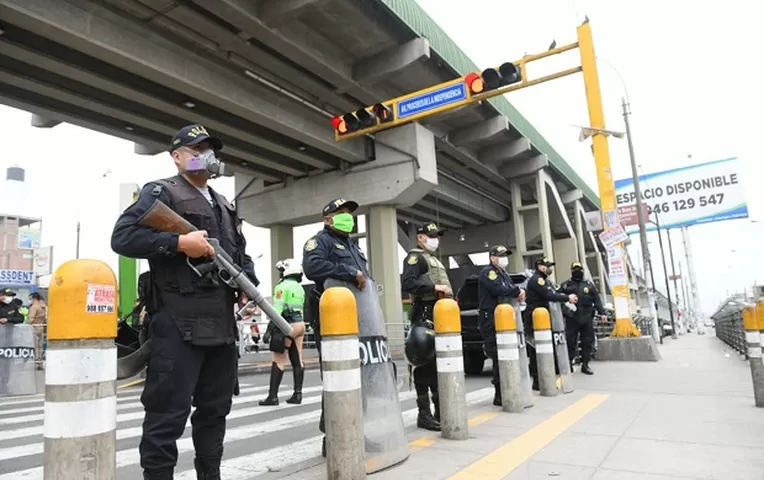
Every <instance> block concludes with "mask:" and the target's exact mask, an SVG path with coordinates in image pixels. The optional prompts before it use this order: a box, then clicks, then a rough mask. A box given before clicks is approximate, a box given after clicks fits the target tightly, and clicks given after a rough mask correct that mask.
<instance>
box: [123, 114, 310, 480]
mask: <svg viewBox="0 0 764 480" xmlns="http://www.w3.org/2000/svg"><path fill="white" fill-rule="evenodd" d="M222 148H223V142H222V141H221V140H220V139H219V138H218V137H215V136H212V135H210V134H209V133H208V132H207V130H206V129H205V128H204V127H203V126H201V125H189V126H187V127H184V128H182V129H181V130H180V131H178V132H177V133H176V134H175V136H174V137H173V138H172V142H171V145H170V155H171V156H172V158H173V161H174V162H175V165H176V167H177V168H178V174H177V175H176V176H174V177H171V178H166V179H163V180H157V181H154V182H150V183H148V184H147V185H146V186H145V187H143V189H142V190H141V192H140V196H139V198H138V200H137V201H136V202H135V203H134V204H133V205H131V206H130V207H128V208H127V210H125V212H124V213H123V214H122V215H121V216H120V218H119V219H118V220H117V223H116V225H115V227H114V232H113V234H112V240H111V246H112V250H114V251H115V252H116V253H118V254H120V255H123V256H126V257H132V258H145V259H148V261H149V265H150V267H151V274H150V280H151V281H150V286H149V288H148V290H149V292H148V298H147V299H146V307H147V308H146V309H147V311H148V313H149V314H150V315H151V321H150V322H149V325H148V327H147V328H148V337H149V339H150V342H151V343H150V344H149V345H150V356H149V360H148V372H147V376H146V384H145V387H144V390H143V394H142V395H141V402H142V403H143V406H144V408H145V412H146V415H145V418H144V422H143V436H142V438H141V443H140V447H139V448H140V455H141V466H142V467H143V471H144V473H143V478H144V479H145V480H172V478H173V472H174V468H175V465H176V463H177V458H178V450H177V447H176V440H177V439H178V438H179V437H180V436H181V435H182V434H183V431H184V430H185V425H186V420H187V419H188V415H189V413H190V411H191V404H192V399H193V404H194V406H195V407H196V410H195V411H194V414H193V415H192V416H191V425H192V437H193V442H194V447H195V449H196V458H195V459H194V466H195V468H196V472H197V478H198V479H201V480H219V479H220V462H221V458H222V456H223V437H224V436H225V419H226V416H227V415H228V413H229V412H230V410H231V403H232V396H233V395H234V390H235V386H236V385H237V366H238V365H237V364H238V352H237V348H236V344H235V340H236V335H237V333H238V332H237V328H236V324H235V321H234V317H233V314H232V312H233V311H234V305H235V304H236V301H237V292H236V291H235V290H234V289H233V288H231V287H230V286H228V285H227V284H226V283H224V282H222V281H221V280H220V278H219V277H218V273H217V270H216V269H213V270H208V271H207V272H208V273H205V274H203V275H201V276H200V275H199V274H198V273H197V271H201V268H198V267H200V266H201V265H203V264H207V265H209V262H210V260H211V258H212V257H213V256H214V255H215V251H214V248H213V247H212V246H211V245H210V243H209V242H208V241H207V237H208V236H209V237H210V238H216V239H217V240H219V242H220V247H221V248H222V249H223V250H225V252H226V253H227V254H228V255H229V256H230V257H231V258H232V259H233V260H234V261H235V263H237V264H238V265H239V266H241V268H242V270H243V271H244V273H245V274H246V276H248V277H249V279H250V280H251V281H252V282H253V283H254V284H255V285H257V284H258V283H259V282H258V280H257V277H256V276H255V270H254V264H253V262H252V259H251V258H250V257H249V255H247V254H246V253H245V249H246V241H245V239H244V236H243V235H242V232H241V225H242V222H241V220H240V219H239V217H238V216H237V214H236V209H235V208H234V207H233V206H232V205H231V204H230V203H229V202H228V201H227V200H226V199H225V197H223V196H222V195H220V194H219V193H218V192H216V191H215V190H213V189H212V188H210V187H209V185H208V184H207V181H208V180H209V179H210V178H214V177H215V176H217V175H219V174H220V173H221V172H223V171H224V168H225V165H224V164H223V163H222V162H220V160H219V159H218V158H217V157H216V154H217V152H218V151H220V150H221V149H222ZM156 200H161V201H162V202H163V203H164V204H166V205H167V206H168V207H169V208H170V209H172V210H173V211H174V212H176V213H177V214H179V215H180V216H181V217H183V218H184V219H185V220H187V221H188V222H190V223H191V224H192V225H193V226H194V227H196V228H197V229H198V231H194V232H190V233H186V234H177V233H168V232H160V231H158V230H156V229H154V228H151V227H146V226H143V225H141V224H139V220H140V219H141V218H142V217H143V216H144V215H145V214H146V213H147V212H148V211H149V210H150V209H151V207H152V205H154V202H155V201H156ZM192 266H193V267H194V268H196V269H197V271H195V270H194V269H193V268H192ZM238 296H239V297H241V296H243V295H242V294H240V293H239V294H238ZM242 300H246V299H242ZM294 333H295V334H298V333H299V332H294Z"/></svg>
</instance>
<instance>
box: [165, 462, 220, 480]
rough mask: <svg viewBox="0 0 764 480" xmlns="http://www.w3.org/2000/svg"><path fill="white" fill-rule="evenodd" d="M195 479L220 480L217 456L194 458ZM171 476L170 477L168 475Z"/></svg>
mask: <svg viewBox="0 0 764 480" xmlns="http://www.w3.org/2000/svg"><path fill="white" fill-rule="evenodd" d="M194 468H195V469H196V480H220V459H219V458H199V457H196V458H194ZM170 478H172V477H170Z"/></svg>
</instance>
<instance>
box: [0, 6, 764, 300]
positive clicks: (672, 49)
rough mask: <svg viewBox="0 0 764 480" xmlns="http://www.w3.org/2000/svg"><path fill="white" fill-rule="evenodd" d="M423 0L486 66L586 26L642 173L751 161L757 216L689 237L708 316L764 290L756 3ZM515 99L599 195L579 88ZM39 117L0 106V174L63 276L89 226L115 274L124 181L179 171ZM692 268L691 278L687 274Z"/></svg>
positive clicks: (261, 263)
mask: <svg viewBox="0 0 764 480" xmlns="http://www.w3.org/2000/svg"><path fill="white" fill-rule="evenodd" d="M417 1H418V3H419V4H420V5H421V6H422V8H424V9H425V11H427V12H428V14H429V15H430V16H431V17H432V18H433V19H434V20H435V21H436V22H438V23H439V24H440V25H441V27H442V28H443V29H444V30H445V31H446V33H447V34H448V35H449V36H450V37H451V38H452V39H454V40H455V41H456V43H457V44H458V45H459V46H460V47H461V48H462V50H463V51H464V52H465V53H466V54H467V55H468V56H469V57H470V58H472V60H473V61H474V62H475V63H476V64H478V65H480V66H481V67H482V66H486V67H487V66H495V65H499V64H501V63H503V62H504V61H511V60H513V59H516V58H519V57H521V56H522V55H523V54H525V53H537V52H542V51H545V50H546V49H547V48H548V46H549V44H550V43H551V41H552V40H553V39H554V40H556V41H557V44H558V45H563V44H566V43H571V42H573V41H575V27H576V26H577V25H578V24H580V23H581V21H582V20H583V18H584V15H587V16H588V17H589V19H590V22H591V24H592V29H593V33H594V42H595V49H596V53H597V56H598V60H599V64H598V67H599V74H600V81H601V85H602V92H603V103H604V105H605V118H606V125H607V128H609V129H612V130H623V119H622V117H621V111H620V102H621V97H623V96H624V95H625V94H627V95H628V98H629V101H630V104H631V110H632V116H631V127H632V134H633V141H634V145H635V154H636V159H637V163H638V164H639V165H640V166H641V167H640V169H641V170H640V171H641V173H651V172H657V171H662V170H666V169H670V168H676V167H681V166H686V165H689V164H691V163H701V162H705V161H711V160H717V159H722V158H727V157H733V156H736V157H738V158H739V159H740V162H741V163H742V168H743V171H744V175H743V185H744V188H745V189H746V198H747V201H748V206H749V212H750V219H745V220H734V221H727V222H723V223H714V224H708V225H699V226H693V227H691V228H690V229H689V237H690V241H691V244H692V251H693V255H694V266H695V269H696V276H697V281H698V290H699V294H700V308H701V310H702V311H704V312H706V313H707V314H710V313H712V312H713V311H714V309H715V308H716V307H717V305H718V304H719V302H720V301H721V300H722V299H723V298H724V297H725V296H726V295H727V294H729V293H731V292H736V291H742V289H743V288H745V287H746V286H751V285H753V284H754V283H755V282H756V281H757V280H759V281H761V282H763V283H764V256H761V255H758V251H757V249H756V248H755V246H756V245H757V244H758V243H759V242H758V240H759V239H760V238H761V237H762V235H763V234H764V218H762V215H763V214H764V211H763V210H762V207H764V197H763V195H764V192H762V190H761V189H758V188H757V185H756V182H755V180H754V179H757V178H761V176H762V174H764V166H762V162H761V155H760V153H759V145H758V142H756V139H757V138H758V136H759V135H758V134H759V133H760V129H761V126H762V122H761V120H760V112H762V111H764V94H762V92H761V89H760V88H759V85H758V83H760V81H759V78H760V77H759V75H755V73H757V72H755V69H757V68H759V67H755V66H754V65H755V64H756V62H753V61H749V60H748V59H749V58H757V57H758V56H759V54H760V52H759V50H758V49H757V48H756V47H755V46H754V44H753V43H752V42H751V41H750V39H753V38H757V37H756V33H757V32H756V31H755V30H754V27H755V26H758V25H755V23H754V22H755V21H757V19H760V18H761V16H762V15H761V14H762V13H764V7H762V6H759V5H758V3H757V2H750V1H748V0H728V1H726V2H724V3H723V4H720V3H718V2H694V1H693V2H691V1H688V0H673V1H671V2H665V1H664V2H660V3H659V2H657V1H656V0H643V1H641V2H623V1H613V0H609V1H606V0H590V1H586V0H534V1H526V2H514V1H513V2H507V1H506V0H480V1H474V2H471V3H469V6H470V7H479V8H480V10H475V12H474V14H470V12H469V9H468V8H465V6H464V5H465V4H464V2H462V1H461V0H417ZM722 5H723V8H722ZM576 62H577V56H576V53H575V52H572V56H570V55H569V56H565V57H560V58H553V59H549V60H547V61H544V63H542V64H539V67H537V68H536V69H534V70H531V74H532V75H538V74H543V73H548V72H551V71H554V70H561V69H564V68H568V67H571V66H575V64H576ZM754 81H756V82H757V85H754ZM625 89H626V91H625ZM507 97H508V100H510V102H512V103H513V104H514V105H515V107H517V108H518V109H519V110H520V112H522V113H523V115H525V117H526V118H527V119H529V120H530V121H531V122H532V123H533V125H534V126H535V127H536V128H537V130H539V131H540V132H541V133H542V134H543V135H544V136H545V137H546V138H547V140H549V141H550V142H551V144H552V145H553V146H554V147H555V148H556V149H557V151H558V152H560V153H561V154H562V155H563V157H564V158H565V159H566V160H567V161H568V162H569V163H570V164H571V165H572V166H573V167H574V168H575V169H576V171H578V172H579V174H580V175H581V176H582V177H583V178H584V179H585V181H587V183H589V185H590V186H592V187H593V188H594V190H595V191H596V176H595V169H594V162H593V160H592V157H591V152H590V146H589V145H590V144H589V143H588V142H583V143H582V142H579V141H578V133H579V132H578V129H577V128H576V127H575V126H574V125H588V115H587V109H586V103H585V97H584V89H583V81H582V79H581V77H580V76H572V77H568V78H565V79H560V80H556V81H554V82H551V83H547V84H543V85H539V86H535V87H532V88H528V89H524V90H521V91H517V92H513V93H511V94H509V95H507ZM29 118H30V114H28V113H26V112H22V111H19V110H15V109H12V108H9V107H4V106H0V129H1V131H2V132H3V133H4V136H5V138H6V141H5V142H4V150H5V152H4V155H2V157H0V168H2V169H3V171H4V170H5V168H7V167H9V166H12V165H19V166H21V167H23V168H25V169H26V175H27V178H26V184H27V185H26V187H27V188H29V189H30V191H31V192H32V195H30V196H29V197H25V198H28V202H24V205H23V208H25V210H26V211H28V212H31V213H32V214H37V215H40V216H41V217H42V218H43V232H42V243H43V245H53V247H54V254H53V259H54V268H55V267H57V266H58V265H60V264H61V263H63V262H64V261H66V260H68V259H71V258H74V253H75V244H76V224H77V221H78V219H79V220H80V222H81V246H80V252H81V257H83V258H97V259H101V260H103V261H105V262H107V263H108V264H109V265H110V266H111V267H112V268H113V269H114V270H115V272H116V269H117V256H116V255H115V254H114V253H113V252H112V251H111V249H110V246H109V239H110V235H111V230H112V227H113V225H114V221H115V220H116V218H117V216H118V214H119V204H118V202H119V200H118V191H119V184H120V183H136V184H139V185H142V184H143V183H145V182H147V181H149V180H151V179H155V178H161V177H165V176H170V175H172V174H174V172H175V170H174V165H173V163H172V160H171V159H170V157H169V155H167V154H166V153H164V154H159V155H156V156H153V157H149V156H138V155H134V154H133V152H132V148H133V147H132V143H130V142H127V141H124V140H120V139H118V138H115V137H110V136H107V135H103V134H100V133H97V132H92V131H88V130H85V129H82V128H79V127H75V126H72V125H68V124H62V125H59V126H57V127H55V128H52V129H36V128H33V127H31V126H29ZM8 139H13V141H8ZM610 152H611V161H612V166H613V171H614V177H615V178H616V179H620V178H624V177H627V176H629V175H630V169H629V157H628V148H627V144H626V141H625V140H617V139H611V141H610ZM688 155H692V159H689V158H688ZM106 172H108V173H107V174H106V175H104V174H105V173H106ZM3 178H4V175H3ZM212 185H213V188H216V189H217V190H218V191H220V192H221V193H223V194H224V195H226V196H228V197H229V198H232V197H233V180H232V179H229V178H225V179H219V180H214V181H213V182H212ZM1 188H2V183H0V189H1ZM0 198H3V197H2V196H1V195H0ZM0 210H3V209H2V208H0ZM751 220H754V222H752V221H751ZM360 223H361V224H362V223H363V219H360ZM319 228H320V226H319V225H315V224H314V225H306V226H302V227H298V228H296V230H295V235H294V240H295V242H294V243H295V253H296V255H298V256H299V253H300V251H301V248H302V245H303V243H304V242H305V241H306V240H307V239H308V238H309V237H310V236H311V235H312V234H314V233H315V232H316V231H317V230H318V229H319ZM361 230H362V231H363V225H361ZM244 233H245V235H246V236H247V241H248V252H249V253H250V254H251V255H253V256H255V255H257V254H259V253H263V257H262V258H261V259H260V260H258V261H257V262H256V270H257V273H258V276H259V277H260V279H261V280H262V281H263V285H262V287H263V289H264V291H265V292H268V291H270V288H271V285H270V278H269V277H270V265H271V263H272V262H275V261H276V260H277V259H271V258H270V252H269V248H270V247H269V245H270V243H269V242H270V240H269V234H268V230H267V229H263V228H258V227H253V226H251V225H246V226H245V229H244ZM648 240H649V242H650V249H651V252H652V256H653V268H654V270H655V272H656V280H658V283H659V285H658V289H659V290H661V291H663V292H665V288H664V286H663V282H662V281H660V280H659V279H662V275H659V273H660V272H662V271H663V270H662V269H663V266H662V264H661V261H660V251H659V249H658V242H657V237H656V234H654V233H649V234H648ZM633 241H634V245H633V246H632V247H631V252H632V258H633V259H635V260H636V259H637V258H639V257H638V254H639V248H638V245H637V244H638V243H639V241H638V238H637V237H636V236H635V237H633ZM672 242H673V246H674V252H675V261H676V263H677V273H678V270H679V262H680V261H681V262H684V252H683V249H682V241H681V235H680V234H679V232H678V231H677V232H674V234H673V236H672ZM664 243H665V237H664ZM362 246H363V247H365V245H362ZM401 253H402V252H401ZM145 268H146V266H145V265H143V266H142V269H145ZM682 268H683V270H684V271H685V272H686V270H687V268H686V265H683V266H682ZM669 270H670V266H669ZM759 272H763V273H759ZM672 288H673V287H672ZM672 296H673V295H672Z"/></svg>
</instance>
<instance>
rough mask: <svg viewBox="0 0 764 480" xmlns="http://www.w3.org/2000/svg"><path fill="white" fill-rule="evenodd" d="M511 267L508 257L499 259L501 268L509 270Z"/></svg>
mask: <svg viewBox="0 0 764 480" xmlns="http://www.w3.org/2000/svg"><path fill="white" fill-rule="evenodd" d="M508 265H509V259H508V258H507V257H499V267H501V268H507V266H508Z"/></svg>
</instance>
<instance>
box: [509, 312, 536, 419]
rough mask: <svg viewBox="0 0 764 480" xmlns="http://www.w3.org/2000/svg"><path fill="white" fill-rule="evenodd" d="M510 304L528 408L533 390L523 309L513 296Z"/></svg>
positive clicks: (526, 406) (522, 383)
mask: <svg viewBox="0 0 764 480" xmlns="http://www.w3.org/2000/svg"><path fill="white" fill-rule="evenodd" d="M510 304H511V305H512V308H513V309H514V310H515V323H516V324H517V349H518V351H519V353H520V385H521V387H522V389H523V405H524V406H525V408H530V407H532V406H533V391H532V390H531V372H530V370H528V351H527V350H526V349H525V327H524V325H523V311H522V308H521V307H520V302H518V301H517V299H516V298H513V299H512V300H511V301H510Z"/></svg>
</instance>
